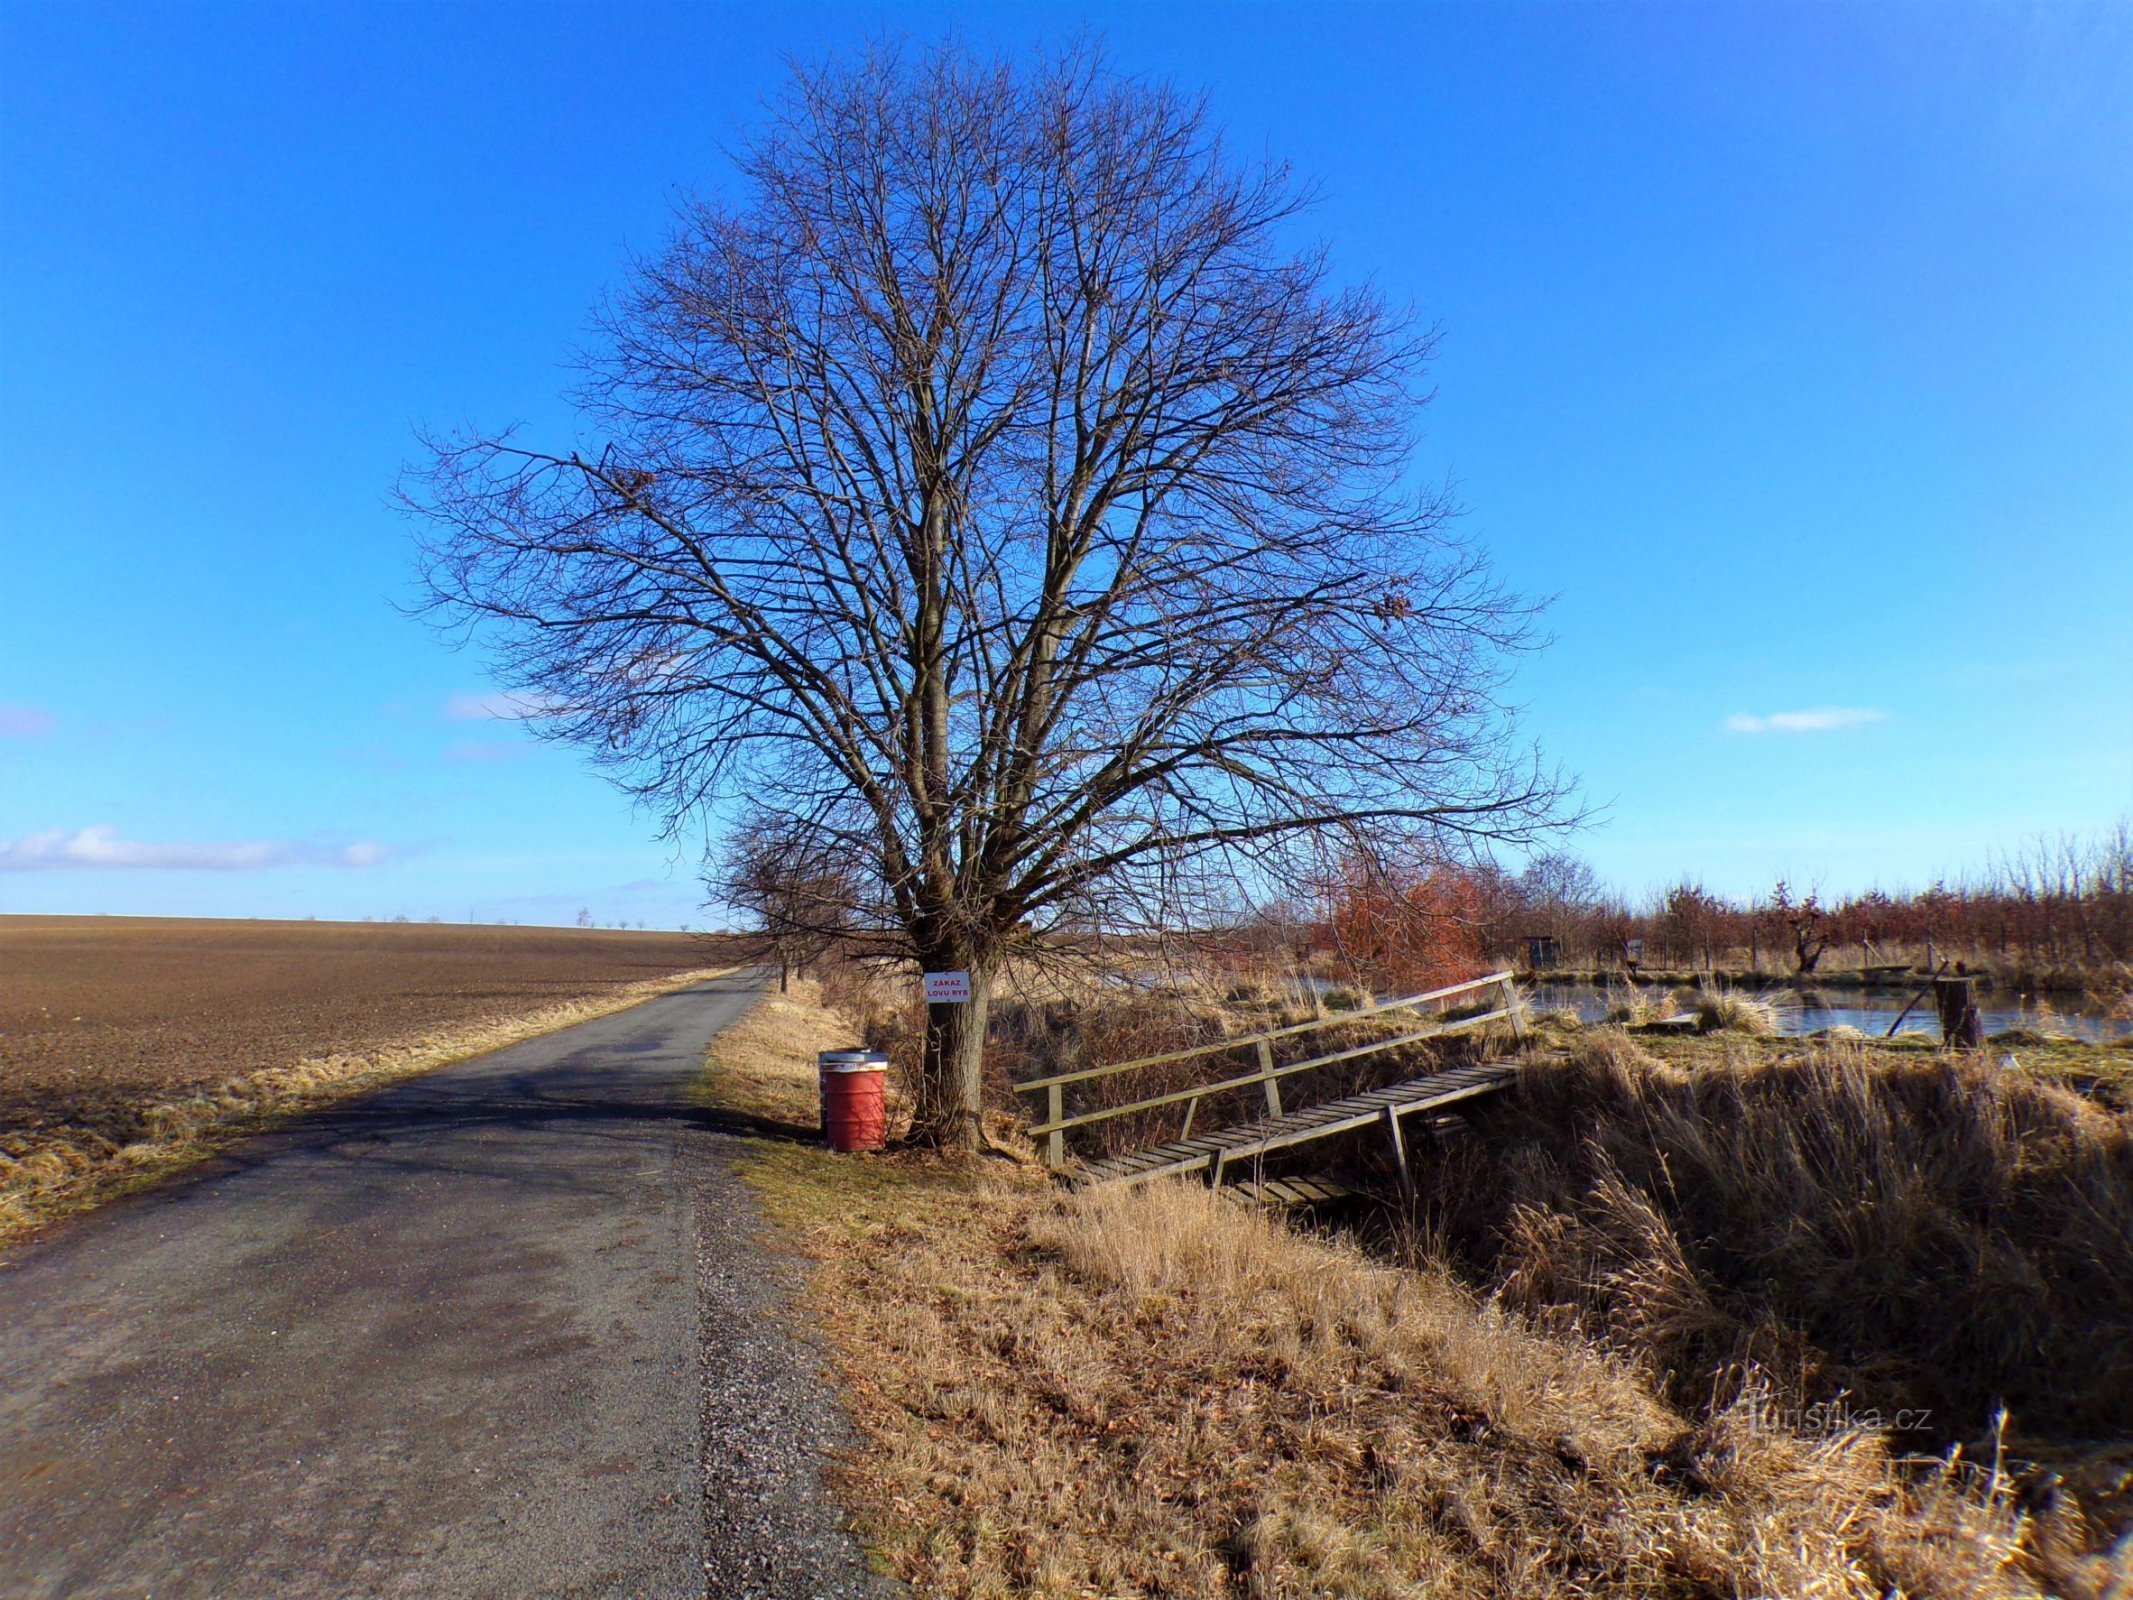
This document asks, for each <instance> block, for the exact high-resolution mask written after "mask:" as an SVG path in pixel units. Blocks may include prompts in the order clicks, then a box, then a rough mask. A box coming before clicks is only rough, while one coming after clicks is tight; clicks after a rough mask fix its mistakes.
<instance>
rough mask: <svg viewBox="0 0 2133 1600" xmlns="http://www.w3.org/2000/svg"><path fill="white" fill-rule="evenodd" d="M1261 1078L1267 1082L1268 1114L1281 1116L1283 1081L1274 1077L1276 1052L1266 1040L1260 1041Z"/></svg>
mask: <svg viewBox="0 0 2133 1600" xmlns="http://www.w3.org/2000/svg"><path fill="white" fill-rule="evenodd" d="M1259 1076H1260V1077H1261V1078H1262V1079H1264V1080H1265V1082H1266V1114H1267V1115H1268V1116H1270V1117H1278V1116H1280V1115H1281V1080H1280V1079H1279V1078H1277V1077H1275V1076H1274V1052H1273V1050H1272V1048H1271V1047H1270V1046H1269V1045H1268V1044H1267V1042H1266V1041H1265V1040H1264V1039H1261V1040H1260V1041H1259Z"/></svg>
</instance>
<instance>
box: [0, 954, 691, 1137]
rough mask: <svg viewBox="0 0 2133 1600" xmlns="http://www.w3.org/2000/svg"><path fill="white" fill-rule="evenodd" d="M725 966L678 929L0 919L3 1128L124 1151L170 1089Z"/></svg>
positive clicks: (0, 1129) (499, 1018)
mask: <svg viewBox="0 0 2133 1600" xmlns="http://www.w3.org/2000/svg"><path fill="white" fill-rule="evenodd" d="M725 959H730V957H728V958H725ZM722 964H725V963H724V960H722V947H721V943H720V941H718V940H716V939H706V938H702V937H699V936H696V935H692V934H683V933H630V932H616V931H607V930H601V929H578V928H490V927H458V926H440V925H434V924H428V923H346V922H340V923H336V922H216V921H207V920H193V919H186V918H146V917H0V1135H4V1134H7V1133H10V1132H18V1133H19V1132H27V1131H30V1130H35V1129H39V1128H56V1127H60V1126H71V1127H74V1128H80V1129H86V1130H88V1131H90V1132H93V1133H97V1134H100V1135H101V1136H103V1137H104V1138H107V1139H111V1140H114V1141H117V1142H120V1143H123V1142H125V1141H126V1140H128V1139H130V1138H132V1137H134V1136H135V1135H136V1134H137V1133H138V1132H139V1131H140V1128H141V1113H142V1111H143V1110H144V1109H145V1108H146V1107H148V1106H150V1105H153V1104H155V1103H156V1102H157V1101H158V1100H160V1099H162V1098H164V1097H166V1096H169V1095H171V1094H173V1093H175V1092H178V1091H183V1090H187V1089H194V1088H202V1087H206V1086H209V1085H212V1084H218V1083H221V1082H223V1081H225V1080H227V1079H229V1078H233V1077H237V1076H240V1075H242V1074H245V1073H249V1072H254V1071H258V1070H259V1069H261V1068H266V1067H281V1066H288V1065H292V1064H293V1063H295V1062H297V1061H300V1060H303V1059H304V1058H306V1057H312V1056H321V1055H331V1054H343V1053H349V1054H361V1053H366V1052H369V1051H373V1050H376V1049H379V1048H381V1047H386V1046H391V1045H396V1044H401V1043H404V1042H411V1041H414V1040H418V1039H421V1038H424V1037H426V1036H430V1035H434V1034H436V1033H438V1032H439V1031H440V1030H442V1029H446V1028H454V1027H458V1026H461V1025H466V1024H481V1023H491V1022H502V1021H505V1020H507V1019H509V1018H511V1017H514V1016H518V1015H523V1014H525V1013H527V1012H532V1011H537V1010H540V1009H541V1008H543V1007H546V1006H553V1005H556V1004H559V1003H567V1002H573V1001H583V1000H596V999H598V998H600V997H601V996H603V995H606V994H609V993H611V992H613V991H615V990H617V989H620V988H622V987H624V986H625V985H629V984H635V983H642V982H645V981H646V980H651V979H658V978H663V977H666V976H668V975H669V974H672V973H678V972H683V971H687V970H689V969H692V968H698V967H709V966H717V965H722Z"/></svg>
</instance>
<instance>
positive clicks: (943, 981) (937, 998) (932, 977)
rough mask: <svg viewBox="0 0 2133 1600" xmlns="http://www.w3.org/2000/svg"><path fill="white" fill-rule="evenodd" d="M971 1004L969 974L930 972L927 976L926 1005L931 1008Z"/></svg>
mask: <svg viewBox="0 0 2133 1600" xmlns="http://www.w3.org/2000/svg"><path fill="white" fill-rule="evenodd" d="M969 1003H970V974H969V973H967V972H929V973H927V974H926V1004H927V1005H929V1006H961V1005H968V1004H969Z"/></svg>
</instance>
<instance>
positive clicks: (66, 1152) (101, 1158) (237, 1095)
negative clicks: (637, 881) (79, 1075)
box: [0, 968, 732, 1243]
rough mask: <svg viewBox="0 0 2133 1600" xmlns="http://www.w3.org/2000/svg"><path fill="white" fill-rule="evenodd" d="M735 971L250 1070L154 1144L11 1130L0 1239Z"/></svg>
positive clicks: (185, 1110)
mask: <svg viewBox="0 0 2133 1600" xmlns="http://www.w3.org/2000/svg"><path fill="white" fill-rule="evenodd" d="M730 970H732V969H730V968H717V969H706V970H703V971H692V972H684V973H676V974H674V975H673V976H671V977H668V978H662V979H656V980H649V981H645V982H639V983H632V984H626V985H623V986H620V987H618V988H615V989H611V990H609V991H608V992H607V993H605V994H602V995H599V996H596V997H593V998H589V999H585V1000H574V1001H567V1002H564V1003H561V1004H556V1005H549V1006H543V1007H541V1008H540V1009H538V1010H535V1011H529V1012H525V1013H523V1014H521V1015H519V1016H516V1017H508V1018H504V1019H501V1020H490V1021H484V1022H477V1023H467V1024H462V1025H459V1026H457V1027H451V1028H445V1029H442V1030H440V1031H438V1032H436V1033H432V1034H427V1035H424V1036H422V1037H420V1038H416V1039H408V1040H402V1041H399V1042H397V1043H393V1044H387V1045H381V1046H379V1047H377V1048H374V1049H371V1050H366V1051H361V1052H351V1053H346V1054H335V1055H326V1056H317V1057H310V1058H306V1059H304V1060H301V1061H298V1062H295V1063H293V1064H292V1065H290V1066H286V1067H269V1068H266V1069H264V1070H263V1071H259V1072H251V1073H246V1074H244V1075H243V1076H241V1077H235V1078H231V1079H228V1080H226V1081H225V1082H223V1083H220V1084H217V1085H215V1086H213V1087H212V1088H207V1089H202V1090H198V1091H195V1092H193V1093H191V1094H187V1095H183V1096H179V1097H177V1098H173V1099H169V1100H164V1101H161V1102H159V1103H157V1104H154V1105H150V1106H148V1107H145V1108H144V1109H143V1110H142V1111H141V1113H140V1123H141V1125H142V1126H143V1127H144V1128H145V1129H146V1130H147V1134H146V1137H144V1138H141V1139H136V1140H132V1141H130V1142H128V1143H125V1144H119V1143H117V1142H115V1141H113V1140H111V1139H108V1138H106V1137H104V1136H102V1135H101V1134H98V1133H95V1132H93V1131H90V1130H88V1129H84V1128H76V1127H67V1126H61V1127H56V1128H33V1129H25V1130H17V1131H10V1132H6V1133H0V1243H4V1242H6V1241H8V1240H11V1239H14V1238H16V1237H18V1236H20V1235H21V1234H24V1233H26V1232H28V1231H29V1230H30V1229H32V1228H34V1227H36V1226H38V1225H39V1224H40V1223H43V1222H46V1221H49V1220H51V1219H52V1218H54V1217H58V1216H62V1215H65V1214H67V1213H69V1212H72V1211H77V1210H80V1209H82V1208H83V1207H85V1206H89V1205H94V1204H95V1203H97V1202H98V1201H100V1200H104V1199H108V1198H110V1197H111V1196H112V1195H114V1194H117V1193H119V1192H121V1191H123V1190H125V1189H127V1188H130V1187H133V1186H134V1185H137V1184H139V1183H142V1182H145V1181H147V1180H149V1179H151V1178H155V1177H159V1176H161V1175H162V1174H164V1173H166V1172H169V1171H171V1170H173V1169H174V1168H177V1167H180V1166H184V1165H186V1164H187V1163H189V1162H192V1161H196V1160H198V1159H200V1158H201V1157H202V1156H205V1155H207V1154H209V1153H210V1152H212V1151H214V1150H216V1149H218V1148H220V1147H221V1146H222V1145H224V1144H226V1143H228V1142H229V1141H230V1140H232V1139H235V1138H239V1137H241V1136H243V1135H245V1134H247V1133H253V1132H257V1131H258V1130H260V1129H261V1128H263V1127H265V1126H267V1125H269V1124H270V1123H272V1122H274V1121H276V1120H278V1119H280V1118H282V1117H286V1116H290V1115H294V1114H295V1113H297V1112H300V1111H304V1110H307V1109H309V1108H312V1107H314V1106H318V1105H322V1104H325V1103H327V1102H329V1101H332V1100H337V1099H342V1098H345V1097H347V1096H349V1095H352V1094H360V1093H364V1092H366V1091H368V1090H371V1089H375V1088H379V1087H382V1086H383V1085H385V1084H388V1083H393V1082H397V1081H398V1080H400V1079H402V1078H409V1077H414V1076H416V1075H418V1074H420V1073H424V1072H428V1071H431V1070H433V1069H435V1068H437V1067H440V1066H444V1065H446V1064H447V1063H449V1062H453V1061H460V1060H464V1059H465V1058H466V1057H468V1056H474V1055H481V1054H484V1053H486V1052H488V1051H490V1050H500V1049H502V1048H503V1047H504V1046H506V1045H510V1044H515V1043H517V1042H518V1041H520V1040H522V1039H531V1038H533V1037H535V1036H537V1035H539V1034H543V1033H552V1032H554V1031H555V1030H556V1029H558V1028H567V1027H570V1026H571V1025H573V1024H575V1023H579V1022H585V1021H588V1020H590V1019H591V1018H594V1017H600V1016H606V1015H607V1014H608V1013H610V1012H614V1011H621V1010H623V1009H625V1008H627V1007H629V1006H633V1005H636V1004H638V1003H640V1002H641V1001H645V1000H649V999H652V998H654V997H655V996H657V995H662V994H670V993H672V992H673V991H674V990H676V989H680V988H685V987H687V986H688V985H690V984H693V983H701V982H703V981H704V980H705V979H707V978H711V977H716V976H718V975H719V973H721V972H725V971H730Z"/></svg>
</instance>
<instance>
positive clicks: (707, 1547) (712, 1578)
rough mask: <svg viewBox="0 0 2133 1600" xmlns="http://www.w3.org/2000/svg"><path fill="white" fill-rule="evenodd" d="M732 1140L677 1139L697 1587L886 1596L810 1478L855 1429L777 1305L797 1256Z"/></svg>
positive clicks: (882, 1582) (766, 1597)
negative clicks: (784, 1246)
mask: <svg viewBox="0 0 2133 1600" xmlns="http://www.w3.org/2000/svg"><path fill="white" fill-rule="evenodd" d="M742 1148H744V1141H743V1140H741V1139H739V1138H736V1137H735V1136H733V1135H731V1134H726V1133H720V1132H718V1131H716V1130H714V1129H711V1128H705V1127H692V1128H689V1129H687V1130H686V1131H685V1132H684V1134H683V1137H682V1150H681V1155H682V1163H681V1167H682V1171H683V1173H684V1174H685V1175H686V1176H685V1182H686V1184H687V1187H688V1191H689V1200H690V1209H691V1210H692V1211H693V1212H694V1213H695V1217H696V1282H697V1291H696V1301H697V1310H698V1315H699V1319H700V1328H701V1335H702V1352H703V1355H702V1376H703V1455H704V1460H703V1487H704V1586H705V1593H706V1594H707V1595H712V1596H716V1597H718V1600H898V1597H907V1596H908V1595H909V1591H908V1590H907V1589H906V1588H904V1587H903V1585H901V1584H898V1583H895V1582H893V1581H891V1580H889V1579H887V1578H883V1577H881V1576H879V1575H877V1574H875V1573H874V1572H872V1571H871V1570H870V1569H869V1567H868V1565H867V1561H866V1556H865V1552H864V1551H863V1550H862V1548H861V1546H860V1544H859V1541H858V1539H857V1538H856V1537H855V1536H854V1535H853V1534H852V1532H851V1530H850V1528H849V1526H848V1523H847V1518H846V1516H845V1513H844V1511H843V1509H842V1507H840V1506H839V1505H838V1504H837V1502H836V1500H835V1498H834V1497H833V1496H832V1495H831V1493H830V1491H829V1488H828V1486H827V1485H826V1484H825V1483H824V1481H823V1469H824V1467H825V1466H826V1465H827V1464H828V1462H829V1460H830V1459H831V1457H832V1455H833V1454H836V1453H838V1452H841V1451H844V1450H849V1449H853V1448H856V1447H857V1445H858V1444H859V1442H860V1441H859V1436H858V1432H857V1430H856V1429H855V1428H854V1427H853V1426H852V1423H851V1419H850V1418H849V1417H848V1416H846V1414H845V1412H844V1409H843V1407H842V1406H841V1405H839V1404H838V1402H837V1399H836V1395H835V1393H834V1391H833V1390H832V1389H831V1387H830V1384H829V1382H828V1380H827V1379H826V1378H825V1377H824V1376H823V1371H822V1360H821V1354H820V1351H819V1350H818V1349H817V1348H816V1347H814V1346H813V1345H812V1344H811V1343H810V1342H809V1341H808V1339H807V1338H805V1337H804V1336H803V1334H802V1333H801V1331H800V1330H799V1329H798V1328H796V1327H795V1325H794V1322H793V1319H792V1316H791V1312H790V1309H789V1303H788V1302H789V1298H790V1294H791V1291H792V1290H793V1288H794V1287H795V1286H796V1284H797V1276H798V1271H799V1265H798V1263H797V1262H795V1261H794V1260H793V1259H792V1258H791V1257H790V1256H789V1255H788V1254H787V1253H786V1252H784V1251H783V1250H781V1249H780V1248H779V1246H778V1245H777V1243H776V1241H775V1239H774V1238H773V1237H772V1235H771V1232H770V1230H769V1229H768V1228H767V1227H766V1226H765V1224H764V1223H763V1221H762V1218H761V1214H760V1213H759V1211H758V1210H757V1208H756V1203H755V1197H754V1196H753V1195H752V1194H751V1193H750V1192H749V1191H748V1187H747V1185H746V1184H745V1183H744V1182H742V1180H741V1178H740V1176H739V1174H738V1173H737V1172H735V1170H734V1164H733V1160H734V1157H735V1155H737V1154H738V1153H739V1151H740V1150H741V1149H742Z"/></svg>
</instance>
